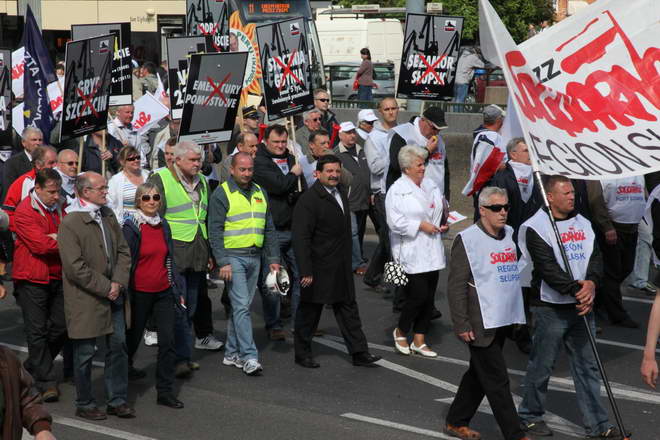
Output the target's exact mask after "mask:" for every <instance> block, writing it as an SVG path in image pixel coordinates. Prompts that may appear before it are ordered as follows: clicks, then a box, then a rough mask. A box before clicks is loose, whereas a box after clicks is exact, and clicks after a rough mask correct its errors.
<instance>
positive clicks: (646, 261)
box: [624, 219, 653, 289]
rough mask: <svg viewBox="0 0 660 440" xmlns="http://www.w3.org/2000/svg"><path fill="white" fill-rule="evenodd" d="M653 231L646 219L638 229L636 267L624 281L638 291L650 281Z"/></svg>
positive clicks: (640, 223)
mask: <svg viewBox="0 0 660 440" xmlns="http://www.w3.org/2000/svg"><path fill="white" fill-rule="evenodd" d="M652 241H653V230H652V229H651V227H650V226H649V225H648V224H647V223H646V221H645V220H644V219H642V221H641V222H639V226H638V227H637V248H636V249H635V267H633V271H632V272H631V273H630V275H628V278H627V279H626V280H625V281H624V283H626V284H630V285H631V286H633V287H636V288H638V289H641V288H643V287H644V286H645V285H646V283H648V281H649V267H650V265H651V258H652V256H651V255H652V254H651V242H652Z"/></svg>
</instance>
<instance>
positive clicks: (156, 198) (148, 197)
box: [140, 194, 160, 202]
mask: <svg viewBox="0 0 660 440" xmlns="http://www.w3.org/2000/svg"><path fill="white" fill-rule="evenodd" d="M151 199H153V200H154V202H160V194H154V195H153V196H152V195H149V194H142V197H141V199H140V200H142V201H143V202H148V201H150V200H151Z"/></svg>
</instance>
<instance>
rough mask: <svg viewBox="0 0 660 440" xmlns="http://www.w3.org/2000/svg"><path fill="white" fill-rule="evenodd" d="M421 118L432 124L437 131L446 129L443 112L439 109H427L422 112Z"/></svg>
mask: <svg viewBox="0 0 660 440" xmlns="http://www.w3.org/2000/svg"><path fill="white" fill-rule="evenodd" d="M422 116H423V117H424V118H426V119H427V120H428V121H429V122H430V123H431V124H433V125H434V126H435V128H436V129H438V130H444V129H445V128H447V123H446V122H445V112H444V110H442V109H441V108H440V107H429V108H427V109H426V110H424V113H422Z"/></svg>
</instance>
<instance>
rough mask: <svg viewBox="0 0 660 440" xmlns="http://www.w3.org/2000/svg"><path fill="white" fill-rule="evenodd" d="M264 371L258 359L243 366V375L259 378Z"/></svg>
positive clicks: (250, 360) (251, 360)
mask: <svg viewBox="0 0 660 440" xmlns="http://www.w3.org/2000/svg"><path fill="white" fill-rule="evenodd" d="M263 370H264V369H263V367H262V366H261V364H260V363H259V361H257V360H256V359H248V360H247V362H245V365H243V373H245V374H247V375H248V376H258V375H259V374H260V373H261V372H262V371H263Z"/></svg>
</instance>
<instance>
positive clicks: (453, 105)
mask: <svg viewBox="0 0 660 440" xmlns="http://www.w3.org/2000/svg"><path fill="white" fill-rule="evenodd" d="M423 102H424V107H425V108H428V107H432V106H435V107H440V108H441V109H443V110H444V111H445V112H451V113H482V112H483V110H484V107H486V106H488V105H489V104H478V103H476V102H449V101H423ZM376 104H377V101H376V100H373V101H358V100H355V99H333V100H332V107H334V108H355V109H363V108H371V109H375V108H376ZM500 107H502V108H504V109H506V106H500Z"/></svg>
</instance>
